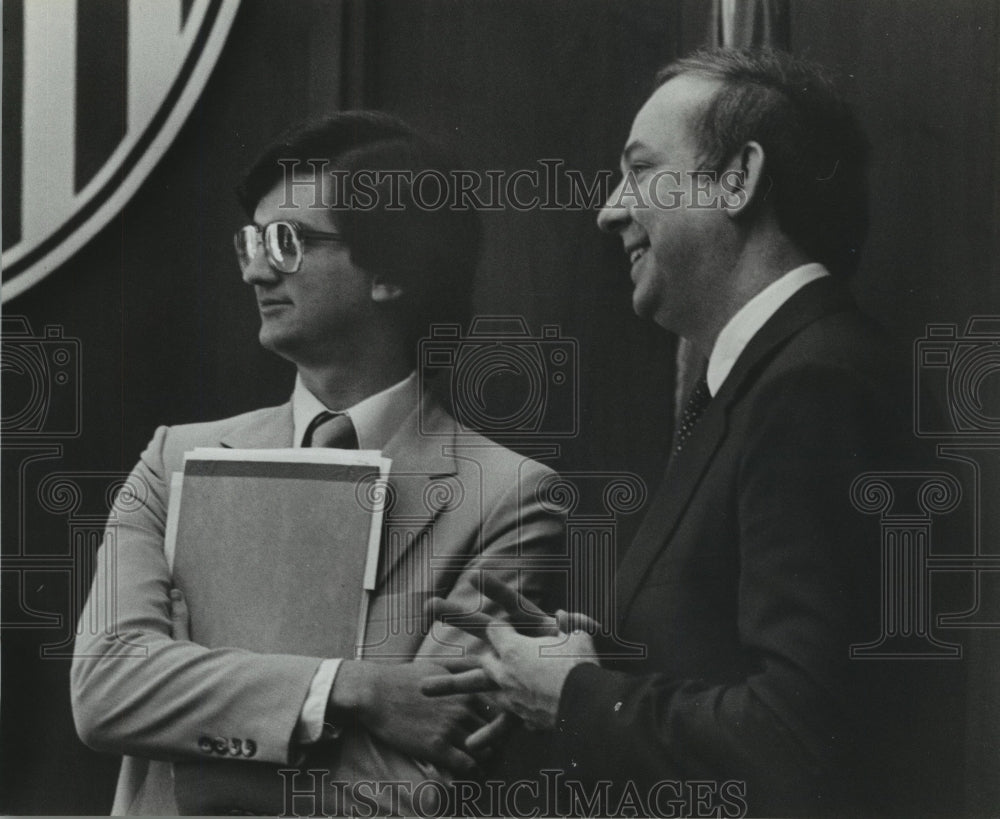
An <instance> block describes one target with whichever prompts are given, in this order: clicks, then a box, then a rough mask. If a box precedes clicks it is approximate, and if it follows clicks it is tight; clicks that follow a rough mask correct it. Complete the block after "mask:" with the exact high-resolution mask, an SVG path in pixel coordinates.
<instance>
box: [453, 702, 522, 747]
mask: <svg viewBox="0 0 1000 819" xmlns="http://www.w3.org/2000/svg"><path fill="white" fill-rule="evenodd" d="M516 722H517V718H516V717H515V716H514V715H513V714H509V713H507V712H506V711H504V712H503V713H501V714H500V715H499V716H497V717H495V718H494V719H492V720H490V721H489V722H488V723H486V725H484V726H483V727H482V728H480V729H479V730H478V731H475V732H474V733H471V734H469V737H468V739H466V740H465V747H466V750H468V751H470V752H471V753H473V754H479V753H481V752H483V751H485V750H487V749H488V748H491V747H493V746H494V745H496V744H497V743H499V742H500V741H501V740H502V739H503V738H504V737H506V736H507V734H508V733H510V730H511V728H513V727H514V725H515V724H516Z"/></svg>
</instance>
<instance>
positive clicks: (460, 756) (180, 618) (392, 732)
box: [170, 589, 513, 774]
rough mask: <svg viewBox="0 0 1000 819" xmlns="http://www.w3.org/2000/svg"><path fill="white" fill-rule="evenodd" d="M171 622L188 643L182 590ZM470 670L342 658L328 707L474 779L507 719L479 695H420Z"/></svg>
mask: <svg viewBox="0 0 1000 819" xmlns="http://www.w3.org/2000/svg"><path fill="white" fill-rule="evenodd" d="M170 620H171V630H172V636H173V638H174V639H175V640H190V639H191V637H190V615H189V612H188V607H187V602H186V600H185V599H184V595H183V594H182V593H181V591H180V590H179V589H172V590H171V592H170ZM470 667H471V666H470V663H469V662H468V661H467V660H462V661H460V662H459V663H455V662H453V661H448V660H437V659H435V660H429V659H428V660H414V661H413V662H409V663H378V662H369V661H364V660H347V661H344V662H343V663H341V666H340V669H339V671H338V673H337V678H336V681H335V683H334V690H333V691H331V695H330V700H331V705H334V704H336V705H339V706H340V709H339V710H340V713H339V718H338V722H339V723H340V724H343V725H347V724H353V723H354V722H355V721H357V722H359V723H361V724H362V725H364V727H365V728H366V729H367V730H368V731H370V732H371V734H372V735H373V736H376V737H378V738H379V739H381V740H382V741H383V742H386V743H387V744H389V745H392V746H393V747H395V748H397V749H398V750H400V751H403V752H404V753H407V754H409V755H410V756H413V757H415V758H417V759H422V760H425V761H427V762H430V763H431V764H433V765H437V766H439V767H442V768H446V769H447V770H449V771H452V772H454V773H459V774H473V773H475V772H476V771H477V768H478V764H479V762H481V761H483V760H484V759H485V758H486V757H487V756H488V754H489V752H490V749H491V747H493V746H494V745H496V743H497V742H499V741H500V740H501V739H502V738H503V737H504V736H505V735H506V734H507V732H508V731H509V730H510V728H511V726H512V724H513V721H512V717H511V715H510V714H508V713H507V712H506V711H504V710H502V709H501V708H500V707H499V706H498V705H497V704H496V703H495V702H494V701H493V698H492V697H491V696H489V695H486V694H483V693H480V692H464V691H460V692H455V694H454V695H452V696H447V697H441V698H432V697H430V696H428V695H426V694H425V693H424V692H423V690H422V688H423V685H424V683H426V682H427V681H428V680H431V679H438V678H439V677H440V676H442V675H444V676H447V675H448V674H449V672H450V671H456V670H457V671H461V670H465V669H469V668H470ZM335 701H336V702H335Z"/></svg>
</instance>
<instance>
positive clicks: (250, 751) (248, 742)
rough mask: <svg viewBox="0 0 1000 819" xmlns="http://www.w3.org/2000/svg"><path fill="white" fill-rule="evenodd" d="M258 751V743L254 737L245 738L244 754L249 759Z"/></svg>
mask: <svg viewBox="0 0 1000 819" xmlns="http://www.w3.org/2000/svg"><path fill="white" fill-rule="evenodd" d="M256 753H257V743H256V742H254V741H253V740H252V739H245V740H243V756H245V757H246V758H247V759H249V758H250V757H252V756H253V755H254V754H256Z"/></svg>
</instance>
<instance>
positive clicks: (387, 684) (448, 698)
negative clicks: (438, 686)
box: [330, 660, 510, 774]
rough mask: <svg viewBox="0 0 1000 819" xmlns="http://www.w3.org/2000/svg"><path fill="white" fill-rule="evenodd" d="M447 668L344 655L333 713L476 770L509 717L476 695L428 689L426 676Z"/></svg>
mask: <svg viewBox="0 0 1000 819" xmlns="http://www.w3.org/2000/svg"><path fill="white" fill-rule="evenodd" d="M448 673H449V671H448V668H446V667H445V666H443V665H439V664H438V663H436V662H431V661H429V660H414V661H413V662H410V663H402V664H395V663H374V662H367V661H364V660H345V661H344V662H343V663H341V665H340V670H339V671H338V672H337V677H336V679H335V680H334V683H333V689H332V691H331V692H330V709H331V710H330V717H331V719H332V720H333V721H334V722H337V723H339V724H341V725H348V724H350V723H351V722H352V721H354V720H359V721H360V722H361V724H362V725H364V727H365V728H366V729H368V731H370V732H371V733H372V734H373V735H374V736H376V737H378V738H379V739H381V740H382V741H383V742H386V743H388V744H390V745H392V746H393V747H395V748H398V749H399V750H401V751H403V752H404V753H407V754H409V755H410V756H413V757H416V758H417V759H423V760H426V761H427V762H430V763H432V764H434V765H437V766H439V767H442V768H446V769H448V770H450V771H452V772H455V773H460V774H472V773H475V772H476V770H477V763H476V758H475V757H476V756H482V755H483V752H484V751H485V749H486V748H487V747H488V746H489V745H491V744H492V743H494V742H495V741H496V740H497V739H499V738H500V737H501V736H502V735H503V734H504V733H506V730H507V728H508V727H509V719H510V718H509V717H508V716H506V715H504V714H501V713H497V712H498V709H497V707H496V705H493V704H491V703H490V702H489V701H488V700H487V698H485V697H481V696H478V695H476V694H470V693H466V692H464V691H463V692H458V693H456V694H450V695H442V696H440V697H436V698H431V697H429V696H427V695H426V694H424V693H423V690H422V688H423V684H424V682H425V681H426V680H427V679H430V678H434V677H438V676H440V675H447V674H448Z"/></svg>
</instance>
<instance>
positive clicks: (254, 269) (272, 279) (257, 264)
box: [243, 247, 281, 285]
mask: <svg viewBox="0 0 1000 819" xmlns="http://www.w3.org/2000/svg"><path fill="white" fill-rule="evenodd" d="M280 280H281V274H280V273H278V272H277V271H276V270H274V268H272V267H271V265H269V264H268V263H267V256H266V254H265V253H264V249H263V248H262V247H258V248H257V255H256V256H254V257H253V259H252V260H251V261H250V264H248V265H247V266H246V267H245V268H244V270H243V281H245V282H246V283H247V284H257V285H271V284H277V283H278V282H279V281H280Z"/></svg>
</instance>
